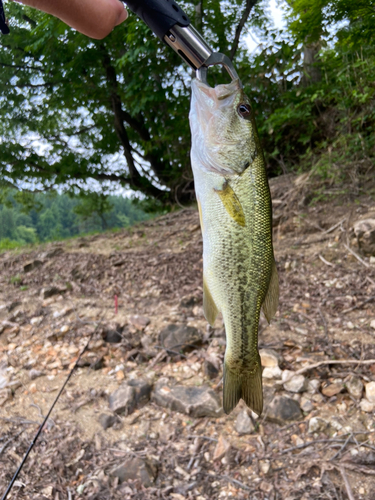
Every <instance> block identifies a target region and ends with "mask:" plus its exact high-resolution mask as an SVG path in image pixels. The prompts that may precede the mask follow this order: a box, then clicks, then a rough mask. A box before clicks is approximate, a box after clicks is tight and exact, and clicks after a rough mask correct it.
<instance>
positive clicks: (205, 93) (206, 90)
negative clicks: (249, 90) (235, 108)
mask: <svg viewBox="0 0 375 500" xmlns="http://www.w3.org/2000/svg"><path fill="white" fill-rule="evenodd" d="M192 90H193V98H195V99H196V100H198V101H199V103H200V105H201V106H202V107H203V108H204V109H205V110H206V111H207V110H208V111H211V110H212V111H213V110H216V109H218V108H219V107H220V106H228V104H230V102H229V101H230V100H231V99H234V97H235V96H236V95H237V94H238V92H243V90H242V86H241V83H240V80H239V79H237V80H232V81H231V82H230V83H224V84H221V85H217V86H216V87H211V86H210V85H208V84H206V83H204V82H202V81H200V80H197V79H195V80H193V85H192ZM224 101H226V102H225V103H224Z"/></svg>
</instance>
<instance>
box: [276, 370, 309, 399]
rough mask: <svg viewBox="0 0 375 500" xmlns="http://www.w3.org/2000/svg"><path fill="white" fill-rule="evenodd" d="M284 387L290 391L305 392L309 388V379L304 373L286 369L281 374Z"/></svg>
mask: <svg viewBox="0 0 375 500" xmlns="http://www.w3.org/2000/svg"><path fill="white" fill-rule="evenodd" d="M281 382H282V383H283V386H284V389H285V390H286V391H289V392H295V393H297V392H304V391H306V390H307V380H306V379H305V377H304V376H303V375H294V372H292V371H290V370H284V371H283V373H282V376H281Z"/></svg>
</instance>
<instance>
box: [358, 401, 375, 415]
mask: <svg viewBox="0 0 375 500" xmlns="http://www.w3.org/2000/svg"><path fill="white" fill-rule="evenodd" d="M359 406H360V407H361V410H362V411H364V412H366V413H372V412H373V411H374V409H375V405H374V404H373V403H370V401H368V400H367V399H365V398H363V399H361V401H360V402H359Z"/></svg>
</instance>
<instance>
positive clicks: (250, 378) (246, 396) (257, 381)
mask: <svg viewBox="0 0 375 500" xmlns="http://www.w3.org/2000/svg"><path fill="white" fill-rule="evenodd" d="M241 398H242V399H243V400H244V401H245V403H246V404H247V406H248V407H249V408H251V409H252V410H253V411H254V412H255V413H256V414H257V415H260V414H261V413H262V410H263V390H262V368H261V364H260V359H259V362H258V363H257V364H256V367H255V368H254V371H253V373H251V374H249V372H246V371H244V372H243V373H239V374H236V373H233V372H231V371H230V370H229V369H228V367H227V365H226V363H225V361H224V383H223V408H224V412H225V413H226V414H227V415H228V414H229V413H230V412H231V411H232V410H233V409H234V408H235V407H236V406H237V404H238V402H239V400H240V399H241Z"/></svg>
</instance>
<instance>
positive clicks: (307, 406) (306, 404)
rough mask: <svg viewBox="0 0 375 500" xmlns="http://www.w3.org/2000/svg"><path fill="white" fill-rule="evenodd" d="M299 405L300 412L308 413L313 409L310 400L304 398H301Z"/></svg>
mask: <svg viewBox="0 0 375 500" xmlns="http://www.w3.org/2000/svg"><path fill="white" fill-rule="evenodd" d="M300 405H301V410H302V411H305V412H306V413H310V411H311V410H313V409H314V405H313V403H312V401H311V399H309V398H305V397H303V396H302V398H301V401H300Z"/></svg>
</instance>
